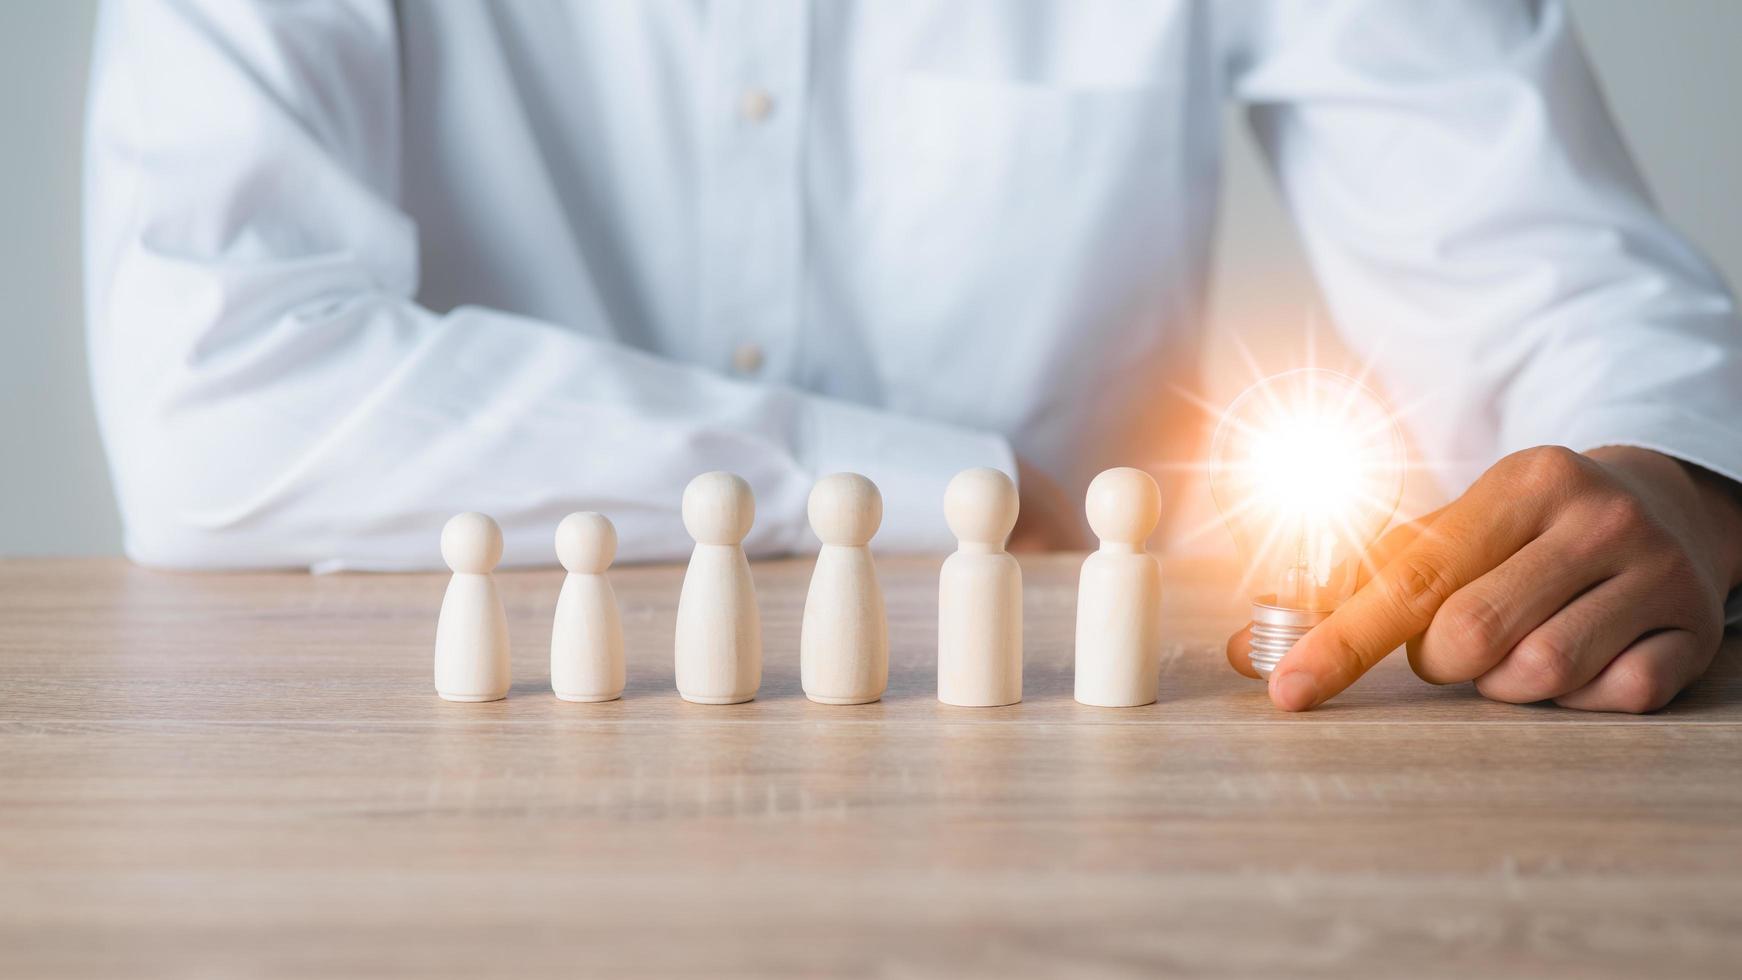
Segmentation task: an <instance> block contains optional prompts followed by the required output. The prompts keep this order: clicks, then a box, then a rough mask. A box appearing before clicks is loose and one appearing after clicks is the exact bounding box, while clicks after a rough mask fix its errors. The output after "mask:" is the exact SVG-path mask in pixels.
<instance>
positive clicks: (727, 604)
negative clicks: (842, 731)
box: [676, 472, 762, 704]
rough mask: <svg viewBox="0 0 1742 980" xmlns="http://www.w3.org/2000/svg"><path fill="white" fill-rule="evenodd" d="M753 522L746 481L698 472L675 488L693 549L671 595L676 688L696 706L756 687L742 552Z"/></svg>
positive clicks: (757, 653)
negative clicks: (674, 600) (681, 487)
mask: <svg viewBox="0 0 1742 980" xmlns="http://www.w3.org/2000/svg"><path fill="white" fill-rule="evenodd" d="M755 520H756V499H755V497H754V496H753V495H752V494H751V492H750V484H748V483H745V482H744V479H743V478H742V477H739V476H735V475H733V474H731V473H723V472H713V473H703V474H702V475H701V476H698V477H696V478H695V479H693V480H691V481H690V485H689V486H688V487H685V488H684V492H683V523H684V528H685V529H686V530H688V531H689V533H690V537H692V538H694V539H695V540H696V550H695V551H694V552H693V553H691V555H690V566H689V570H688V571H686V572H684V577H683V590H682V591H681V592H680V593H678V600H677V642H676V660H677V692H678V693H679V694H681V695H683V698H684V700H685V701H694V702H696V703H697V704H737V703H738V702H740V701H748V700H750V699H751V698H753V697H755V696H756V689H757V688H759V687H761V686H762V616H761V613H759V612H758V611H757V608H756V586H755V585H754V584H753V583H752V582H751V581H750V562H749V561H748V560H747V559H746V558H745V557H744V536H745V535H747V534H749V533H750V526H751V524H753V523H754V522H755Z"/></svg>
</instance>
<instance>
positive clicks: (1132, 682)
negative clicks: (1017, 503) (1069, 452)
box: [1076, 467, 1161, 708]
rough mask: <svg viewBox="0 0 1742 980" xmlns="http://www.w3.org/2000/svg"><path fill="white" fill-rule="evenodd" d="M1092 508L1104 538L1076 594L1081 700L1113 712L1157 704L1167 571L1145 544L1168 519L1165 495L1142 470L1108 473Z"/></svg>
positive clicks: (1091, 498) (1095, 487)
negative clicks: (1164, 575) (1163, 509)
mask: <svg viewBox="0 0 1742 980" xmlns="http://www.w3.org/2000/svg"><path fill="white" fill-rule="evenodd" d="M1085 509H1086V511H1087V514H1088V518H1089V527H1090V528H1091V529H1092V530H1093V531H1094V532H1095V535H1096V536H1097V537H1099V538H1100V539H1101V548H1100V550H1099V551H1096V552H1094V553H1093V554H1091V555H1089V557H1088V559H1087V560H1086V561H1084V562H1083V574H1082V579H1081V580H1080V582H1079V585H1078V590H1077V670H1076V696H1077V700H1078V701H1080V702H1082V703H1083V704H1092V705H1100V706H1102V707H1108V708H1124V707H1132V706H1135V705H1140V704H1150V703H1151V702H1153V701H1154V700H1155V699H1156V695H1157V693H1158V688H1159V687H1160V684H1161V676H1160V674H1161V566H1160V564H1159V563H1157V562H1156V560H1155V557H1154V556H1153V555H1151V554H1149V552H1148V551H1146V550H1145V542H1147V541H1148V539H1149V535H1150V534H1152V533H1153V532H1154V531H1155V525H1156V522H1157V521H1159V520H1160V519H1161V491H1160V490H1159V489H1158V488H1157V487H1156V485H1155V479H1154V478H1153V477H1151V476H1150V475H1149V474H1148V473H1145V472H1143V471H1142V470H1137V469H1131V468H1129V467H1120V468H1118V469H1111V470H1107V471H1106V472H1104V473H1102V474H1101V475H1099V476H1097V477H1095V479H1094V481H1093V482H1091V483H1090V484H1089V493H1088V499H1087V501H1086V505H1085Z"/></svg>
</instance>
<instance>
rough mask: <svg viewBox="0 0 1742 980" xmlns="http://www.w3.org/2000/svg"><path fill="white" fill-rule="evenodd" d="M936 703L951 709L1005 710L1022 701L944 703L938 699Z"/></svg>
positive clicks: (1018, 699)
mask: <svg viewBox="0 0 1742 980" xmlns="http://www.w3.org/2000/svg"><path fill="white" fill-rule="evenodd" d="M938 703H939V704H947V705H949V706H950V707H952V708H1007V707H1009V706H1010V705H1013V704H1021V703H1022V699H1021V698H1017V699H1016V700H1014V701H945V700H944V699H943V698H938Z"/></svg>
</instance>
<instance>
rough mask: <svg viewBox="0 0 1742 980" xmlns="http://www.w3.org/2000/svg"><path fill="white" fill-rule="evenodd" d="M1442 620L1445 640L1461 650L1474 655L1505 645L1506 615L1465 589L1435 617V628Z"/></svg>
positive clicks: (1452, 598) (1489, 602)
mask: <svg viewBox="0 0 1742 980" xmlns="http://www.w3.org/2000/svg"><path fill="white" fill-rule="evenodd" d="M1441 620H1444V621H1445V630H1446V633H1447V638H1448V639H1450V640H1451V641H1452V642H1453V643H1454V644H1456V645H1457V648H1458V649H1460V650H1464V651H1468V652H1469V653H1471V654H1473V655H1478V656H1479V655H1481V654H1486V653H1491V652H1493V651H1494V650H1495V649H1496V648H1497V647H1499V646H1501V645H1502V644H1504V643H1505V642H1506V616H1505V615H1504V614H1503V613H1501V611H1500V609H1499V607H1497V606H1496V605H1494V603H1493V602H1491V601H1489V600H1488V599H1486V598H1483V597H1482V596H1480V595H1470V594H1468V590H1466V591H1465V592H1459V593H1458V594H1456V595H1454V596H1452V597H1451V598H1450V599H1448V600H1446V604H1445V606H1444V607H1442V608H1441V609H1440V614H1439V616H1437V617H1435V620H1434V623H1435V625H1436V626H1437V625H1439V623H1440V621H1441Z"/></svg>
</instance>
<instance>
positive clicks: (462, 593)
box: [435, 513, 509, 701]
mask: <svg viewBox="0 0 1742 980" xmlns="http://www.w3.org/2000/svg"><path fill="white" fill-rule="evenodd" d="M442 560H443V561H445V562H447V563H448V567H449V568H451V569H453V570H454V577H453V578H452V579H451V580H449V582H448V591H447V594H446V595H444V596H442V614H441V618H440V619H438V620H437V621H436V642H435V688H436V693H437V694H439V695H441V696H442V697H443V698H445V699H447V700H449V701H500V700H502V699H503V698H505V697H507V696H508V684H509V663H508V617H507V616H506V615H504V614H503V612H502V599H501V597H500V596H498V595H497V594H496V580H495V579H494V578H492V577H491V575H490V573H491V572H492V571H494V570H495V568H496V563H497V562H499V561H501V560H502V529H501V528H499V527H497V526H496V522H495V521H493V520H491V519H490V518H489V517H488V516H486V515H484V514H473V513H468V514H456V515H455V516H454V517H452V518H450V519H449V520H448V523H447V524H446V526H444V527H443V528H442Z"/></svg>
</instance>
